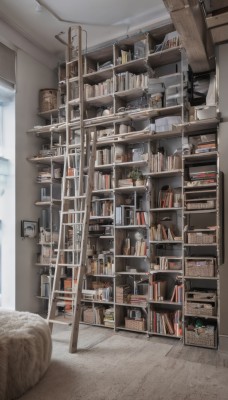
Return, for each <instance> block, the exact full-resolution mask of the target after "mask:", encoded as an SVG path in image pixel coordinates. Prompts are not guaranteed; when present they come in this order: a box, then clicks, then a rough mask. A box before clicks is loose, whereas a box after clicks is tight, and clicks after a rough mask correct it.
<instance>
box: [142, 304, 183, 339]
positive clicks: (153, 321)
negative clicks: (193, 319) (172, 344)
mask: <svg viewBox="0 0 228 400" xmlns="http://www.w3.org/2000/svg"><path fill="white" fill-rule="evenodd" d="M181 318H182V315H181V311H180V310H178V311H176V312H168V311H167V312H157V311H154V310H151V312H150V329H151V331H152V332H154V333H160V334H162V335H175V336H178V337H179V336H182V321H181Z"/></svg>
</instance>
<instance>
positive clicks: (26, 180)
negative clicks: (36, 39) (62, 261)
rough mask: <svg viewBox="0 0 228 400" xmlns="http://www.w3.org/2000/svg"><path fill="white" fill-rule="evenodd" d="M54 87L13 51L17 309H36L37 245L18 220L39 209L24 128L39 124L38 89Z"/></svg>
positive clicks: (33, 149)
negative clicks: (15, 63) (15, 75)
mask: <svg viewBox="0 0 228 400" xmlns="http://www.w3.org/2000/svg"><path fill="white" fill-rule="evenodd" d="M46 87H56V81H55V74H54V72H53V70H51V69H49V68H48V67H46V66H44V65H43V64H41V63H39V62H37V61H36V60H35V59H34V58H32V57H31V56H30V55H28V54H26V53H25V52H23V51H22V50H18V51H17V92H16V164H15V168H16V169H15V177H16V205H15V209H16V231H15V241H16V282H15V286H16V299H15V306H16V309H17V310H27V311H32V312H36V311H38V310H39V309H40V305H41V303H40V300H38V299H36V297H35V295H36V294H37V293H38V285H39V279H38V278H39V277H38V270H37V267H36V266H35V262H36V253H37V252H38V250H39V248H38V246H37V244H36V243H37V241H38V240H37V239H29V238H25V239H22V238H21V237H20V226H21V220H23V219H25V220H37V219H38V217H39V214H40V210H39V209H38V208H36V207H34V202H35V201H36V200H38V199H39V198H38V193H39V188H38V185H36V184H35V177H36V175H37V174H36V173H37V169H36V167H35V166H34V165H33V164H31V163H29V162H28V161H27V160H26V158H27V157H29V156H32V155H35V154H36V153H37V149H38V146H39V144H40V142H39V139H38V138H35V137H34V136H32V135H29V134H27V133H26V132H27V130H28V129H31V128H32V127H33V126H34V125H38V124H39V123H40V119H39V117H38V116H37V112H38V94H39V89H42V88H46Z"/></svg>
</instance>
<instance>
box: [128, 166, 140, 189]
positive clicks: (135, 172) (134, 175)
mask: <svg viewBox="0 0 228 400" xmlns="http://www.w3.org/2000/svg"><path fill="white" fill-rule="evenodd" d="M128 176H129V178H131V179H132V181H133V185H134V186H142V185H144V176H143V174H142V171H140V170H139V169H138V168H133V169H132V170H131V172H129V175H128Z"/></svg>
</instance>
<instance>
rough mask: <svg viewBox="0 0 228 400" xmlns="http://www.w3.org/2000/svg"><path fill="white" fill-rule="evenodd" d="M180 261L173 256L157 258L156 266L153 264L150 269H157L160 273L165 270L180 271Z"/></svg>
mask: <svg viewBox="0 0 228 400" xmlns="http://www.w3.org/2000/svg"><path fill="white" fill-rule="evenodd" d="M181 268H182V261H181V260H178V259H177V258H175V257H174V256H173V257H172V258H171V257H159V260H158V264H153V265H152V269H159V270H162V271H166V270H171V271H172V270H181Z"/></svg>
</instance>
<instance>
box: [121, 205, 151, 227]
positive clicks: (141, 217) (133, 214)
mask: <svg viewBox="0 0 228 400" xmlns="http://www.w3.org/2000/svg"><path fill="white" fill-rule="evenodd" d="M115 222H116V225H146V224H148V213H147V212H146V211H135V207H134V206H126V205H122V206H118V207H116V214H115Z"/></svg>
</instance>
